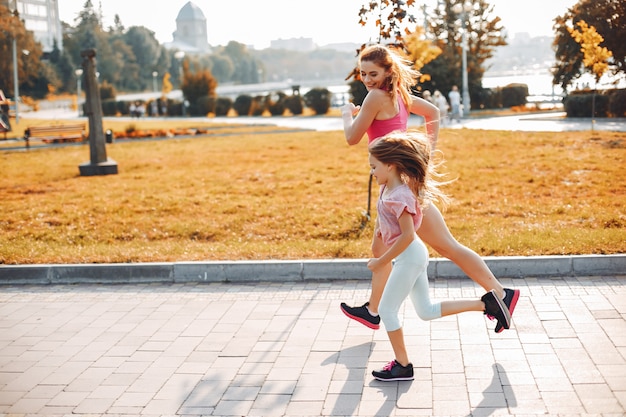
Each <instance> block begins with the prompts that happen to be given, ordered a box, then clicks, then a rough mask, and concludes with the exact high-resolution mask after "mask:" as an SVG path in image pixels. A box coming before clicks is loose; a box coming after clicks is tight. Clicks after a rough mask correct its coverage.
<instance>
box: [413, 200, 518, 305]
mask: <svg viewBox="0 0 626 417" xmlns="http://www.w3.org/2000/svg"><path fill="white" fill-rule="evenodd" d="M417 234H418V236H419V237H420V238H421V239H422V240H423V241H424V242H426V243H427V244H428V245H429V246H431V247H432V248H433V249H434V250H436V251H437V253H439V254H440V255H442V256H444V257H446V258H448V259H450V260H451V261H452V262H454V263H455V264H456V265H458V266H459V268H461V270H463V272H465V273H466V274H467V276H469V277H470V278H471V279H472V280H473V281H474V282H476V283H477V284H478V285H480V286H481V287H483V288H484V289H485V290H486V291H490V290H495V291H496V293H497V294H498V295H499V296H500V297H501V298H504V296H505V295H506V294H505V292H504V287H503V286H502V284H500V282H499V281H498V280H497V279H496V277H495V276H494V275H493V273H492V272H491V270H490V269H489V267H488V266H487V264H486V263H485V261H484V260H483V259H482V258H481V257H480V256H479V255H478V254H477V253H476V252H474V251H473V250H471V249H470V248H468V247H466V246H463V245H461V244H460V243H459V242H458V241H457V240H456V239H455V238H454V236H452V234H451V233H450V230H449V229H448V226H447V225H446V222H445V220H444V219H443V216H442V215H441V212H440V211H439V209H438V208H437V207H436V206H435V205H434V204H431V205H430V206H429V207H428V209H426V210H424V217H423V219H422V225H421V227H420V228H419V230H418V231H417Z"/></svg>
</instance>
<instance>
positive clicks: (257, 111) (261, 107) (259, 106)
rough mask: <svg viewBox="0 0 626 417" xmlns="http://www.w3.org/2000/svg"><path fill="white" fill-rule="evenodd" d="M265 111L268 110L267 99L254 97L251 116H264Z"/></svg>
mask: <svg viewBox="0 0 626 417" xmlns="http://www.w3.org/2000/svg"><path fill="white" fill-rule="evenodd" d="M265 110H267V106H266V104H265V97H263V96H256V97H254V98H253V99H252V104H251V105H250V115H251V116H262V115H263V113H264V112H265Z"/></svg>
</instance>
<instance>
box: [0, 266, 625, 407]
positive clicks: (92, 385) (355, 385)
mask: <svg viewBox="0 0 626 417" xmlns="http://www.w3.org/2000/svg"><path fill="white" fill-rule="evenodd" d="M502 281H503V283H504V284H506V285H507V286H514V287H517V288H520V289H521V290H522V296H521V297H520V300H519V302H518V306H517V308H516V310H515V314H514V325H513V327H512V329H511V330H508V331H504V332H503V333H500V334H496V333H494V332H493V327H494V323H493V322H491V321H489V320H488V319H486V317H485V316H483V315H482V314H479V313H464V314H462V315H458V316H454V317H446V318H443V319H440V320H435V321H432V322H424V321H421V320H420V319H418V318H417V316H416V315H415V313H414V311H413V309H412V306H411V304H410V302H407V303H405V306H404V308H403V313H404V317H405V321H404V326H405V327H404V329H405V334H406V339H407V347H408V350H409V354H410V356H411V359H412V362H413V364H414V366H415V371H416V374H415V380H414V381H410V382H387V383H385V382H379V381H376V380H374V379H373V378H372V376H371V371H372V370H373V369H375V368H380V367H381V366H382V365H383V364H384V363H386V362H387V361H389V360H391V359H393V353H392V351H391V347H390V345H389V343H388V341H387V337H386V333H385V331H384V330H382V329H381V330H379V331H372V330H370V329H368V328H366V327H364V326H362V325H360V324H358V323H356V322H353V321H350V320H348V319H347V318H346V317H345V316H344V315H343V314H342V313H341V312H340V310H339V302H340V301H347V302H351V303H352V302H363V301H365V300H366V297H367V295H368V293H369V283H368V281H366V280H330V281H313V282H298V283H294V282H262V283H241V284H233V283H210V284H201V283H187V284H171V285H170V284H135V285H89V284H80V285H69V286H65V285H47V286H2V287H0V415H2V416H9V415H11V416H13V415H19V416H52V415H58V416H68V415H85V416H87V415H89V416H113V415H115V416H199V415H206V416H264V417H269V416H504V415H507V416H508V415H511V416H534V415H551V416H556V415H563V416H588V415H593V416H624V415H625V413H626V276H618V277H593V278H581V277H571V278H570V277H555V278H541V279H533V278H525V279H510V280H506V279H505V280H502ZM431 292H432V296H433V298H436V299H449V298H467V297H478V296H480V295H482V290H481V289H480V288H478V287H477V286H476V285H475V284H474V283H473V282H472V281H470V280H469V279H436V280H432V281H431Z"/></svg>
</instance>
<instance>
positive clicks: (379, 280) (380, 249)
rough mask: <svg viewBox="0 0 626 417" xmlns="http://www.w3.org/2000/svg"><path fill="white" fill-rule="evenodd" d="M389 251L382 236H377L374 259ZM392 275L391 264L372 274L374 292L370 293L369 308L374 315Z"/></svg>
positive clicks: (373, 252)
mask: <svg viewBox="0 0 626 417" xmlns="http://www.w3.org/2000/svg"><path fill="white" fill-rule="evenodd" d="M386 251H387V246H386V245H385V244H384V243H383V240H382V239H381V237H380V236H377V235H375V236H374V240H373V241H372V254H373V255H374V258H380V257H381V256H382V255H383V254H384V253H385V252H386ZM389 274H391V264H390V263H389V264H387V265H385V266H384V267H381V268H379V269H378V270H376V272H372V292H371V293H370V299H369V305H368V308H369V310H370V312H372V313H373V314H377V313H378V305H379V304H380V298H381V297H382V295H383V290H384V289H385V285H386V284H387V280H388V279H389Z"/></svg>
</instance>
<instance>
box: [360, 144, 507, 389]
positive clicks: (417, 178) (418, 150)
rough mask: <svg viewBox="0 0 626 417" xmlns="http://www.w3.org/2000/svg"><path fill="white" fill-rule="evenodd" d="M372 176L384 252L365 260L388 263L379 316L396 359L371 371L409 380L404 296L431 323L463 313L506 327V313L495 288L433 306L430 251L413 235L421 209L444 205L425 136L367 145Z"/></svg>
mask: <svg viewBox="0 0 626 417" xmlns="http://www.w3.org/2000/svg"><path fill="white" fill-rule="evenodd" d="M369 163H370V168H371V172H372V175H373V176H374V178H376V181H377V182H378V184H379V186H380V193H379V199H378V203H377V205H376V206H377V211H378V218H377V219H376V228H375V231H374V233H375V234H376V235H377V236H380V238H381V239H382V240H383V243H384V244H385V246H386V247H387V249H386V250H385V251H384V252H383V253H382V254H381V255H380V256H378V257H374V258H372V259H370V260H369V262H368V263H367V267H368V268H369V269H370V270H372V271H376V270H377V269H379V268H385V267H386V265H388V264H390V263H391V262H392V261H394V262H393V266H392V268H391V274H390V275H389V279H388V280H387V283H386V284H385V288H384V290H383V294H382V297H381V300H380V306H379V310H378V311H379V314H380V317H381V319H382V321H383V323H384V325H385V328H386V330H387V335H388V337H389V341H390V342H391V346H392V348H393V352H394V355H395V359H393V360H392V361H391V362H389V363H388V364H387V365H386V366H385V367H383V369H381V370H377V371H373V372H372V375H373V376H374V378H376V379H378V380H381V381H402V380H411V379H413V365H412V364H411V362H410V361H409V356H408V353H407V350H406V346H405V343H404V333H403V330H402V325H401V323H400V318H399V317H398V313H399V311H400V307H401V306H402V304H403V303H404V301H405V300H406V298H407V297H410V298H411V301H412V303H413V306H414V307H415V311H416V312H417V315H418V316H419V317H420V318H421V319H423V320H434V319H438V318H441V317H444V316H449V315H452V314H459V313H462V312H465V311H478V312H484V313H485V314H487V315H492V316H495V317H496V318H497V319H498V322H500V323H504V327H507V328H508V323H509V322H510V320H511V316H510V315H509V311H508V309H507V308H506V307H505V306H504V305H503V301H502V300H501V299H500V297H498V296H497V295H496V293H495V291H494V290H491V291H489V292H487V293H486V294H484V295H483V296H482V297H481V298H480V299H476V300H467V299H465V300H453V301H443V302H436V303H433V302H432V301H431V300H430V297H429V288H428V276H427V267H428V249H426V246H425V245H424V243H422V241H421V240H420V239H419V238H418V237H417V235H416V234H415V230H419V227H420V224H421V222H422V218H423V211H422V210H423V209H424V208H425V207H427V206H428V205H429V204H431V200H434V199H439V200H441V201H443V202H444V203H445V202H446V200H447V197H446V196H445V194H444V193H443V192H442V191H441V190H440V189H439V186H440V185H441V184H440V183H439V182H438V181H437V176H438V174H437V172H436V168H435V166H434V164H433V163H431V149H430V143H429V140H428V138H424V137H423V136H422V135H420V134H417V133H409V132H392V133H390V134H388V135H386V136H384V137H382V138H380V139H378V140H376V141H375V142H373V143H372V144H371V145H370V147H369Z"/></svg>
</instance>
